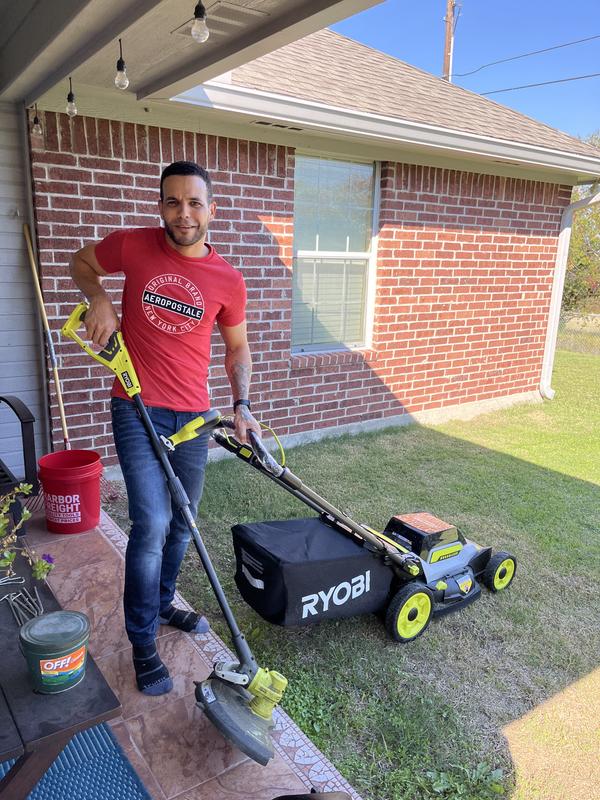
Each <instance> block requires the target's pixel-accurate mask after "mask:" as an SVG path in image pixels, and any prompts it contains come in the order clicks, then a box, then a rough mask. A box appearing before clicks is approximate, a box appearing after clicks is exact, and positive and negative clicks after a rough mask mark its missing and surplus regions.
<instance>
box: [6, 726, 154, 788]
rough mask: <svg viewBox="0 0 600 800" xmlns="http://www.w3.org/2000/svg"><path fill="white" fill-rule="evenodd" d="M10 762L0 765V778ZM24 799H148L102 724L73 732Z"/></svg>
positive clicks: (121, 752) (133, 772)
mask: <svg viewBox="0 0 600 800" xmlns="http://www.w3.org/2000/svg"><path fill="white" fill-rule="evenodd" d="M14 763H15V762H14V760H13V761H5V762H4V763H3V764H0V778H3V777H4V776H5V775H6V773H7V772H8V771H9V770H10V768H11V767H12V765H13V764H14ZM27 800H151V798H150V795H149V794H148V792H147V791H146V789H145V788H144V784H143V783H142V782H141V781H140V779H139V778H138V776H137V774H136V773H135V771H134V769H133V767H132V766H131V764H130V763H129V761H128V760H127V756H126V755H125V753H124V752H123V751H122V750H121V747H120V745H119V744H118V742H117V740H116V739H115V737H114V734H113V732H112V731H111V730H110V728H109V727H108V725H107V724H106V723H103V724H102V725H97V726H96V727H95V728H89V729H88V730H86V731H82V732H81V733H77V734H76V735H75V736H74V737H73V738H72V739H71V741H70V742H69V744H68V745H67V746H66V747H65V749H64V750H63V751H62V753H61V754H60V755H59V756H58V758H57V759H56V761H55V762H54V763H53V764H52V766H51V767H50V768H49V769H48V771H47V772H46V774H45V775H44V777H43V778H42V779H41V781H40V782H39V783H38V785H37V786H36V787H35V789H34V790H33V791H32V792H31V794H29V795H28V797H27Z"/></svg>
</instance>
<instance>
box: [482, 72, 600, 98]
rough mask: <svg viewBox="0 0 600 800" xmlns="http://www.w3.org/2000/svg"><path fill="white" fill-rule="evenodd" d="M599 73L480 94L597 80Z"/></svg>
mask: <svg viewBox="0 0 600 800" xmlns="http://www.w3.org/2000/svg"><path fill="white" fill-rule="evenodd" d="M599 76H600V72H593V73H592V74H591V75H576V76H575V77H574V78H560V79H559V80H556V81H543V82H542V83H526V84H524V85H523V86H511V87H510V88H508V89H494V91H493V92H481V94H482V95H484V96H485V95H487V94H501V93H502V92H515V91H516V90H517V89H532V88H533V87H534V86H549V85H550V84H551V83H568V82H569V81H582V80H585V78H597V77H599Z"/></svg>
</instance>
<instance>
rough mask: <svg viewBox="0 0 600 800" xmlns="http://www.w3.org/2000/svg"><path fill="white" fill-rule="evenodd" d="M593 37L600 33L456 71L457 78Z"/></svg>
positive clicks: (598, 37) (590, 39)
mask: <svg viewBox="0 0 600 800" xmlns="http://www.w3.org/2000/svg"><path fill="white" fill-rule="evenodd" d="M592 39H600V33H599V34H596V35H595V36H588V37H586V38H585V39H576V40H575V41H574V42H565V43H564V44H557V45H554V47H545V48H544V49H543V50H531V51H530V52H529V53H521V55H520V56H511V57H510V58H501V59H500V61H490V63H489V64H483V66H481V67H477V69H474V70H472V71H471V72H455V73H454V77H455V78H466V77H467V75H475V73H476V72H480V71H481V70H482V69H487V67H494V66H496V64H505V63H506V62H507V61H517V59H519V58H527V57H528V56H537V55H538V54H539V53H549V52H550V51H551V50H560V49H561V47H571V45H574V44H581V43H582V42H591V41H592Z"/></svg>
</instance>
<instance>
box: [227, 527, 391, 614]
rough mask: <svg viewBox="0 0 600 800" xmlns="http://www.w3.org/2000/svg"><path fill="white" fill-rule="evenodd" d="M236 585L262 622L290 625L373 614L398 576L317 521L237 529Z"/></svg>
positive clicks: (362, 548) (357, 543)
mask: <svg viewBox="0 0 600 800" xmlns="http://www.w3.org/2000/svg"><path fill="white" fill-rule="evenodd" d="M231 530H232V534H233V546H234V550H235V557H236V573H235V582H236V584H237V587H238V589H239V591H240V594H241V595H242V597H243V598H244V600H245V601H246V602H247V603H248V605H249V606H251V608H253V609H254V610H255V611H256V612H257V613H258V614H260V616H261V617H263V619H266V620H267V621H268V622H273V623H275V624H277V625H283V626H285V627H288V626H291V625H310V624H312V623H314V622H318V621H320V620H324V619H339V618H341V617H352V616H355V615H357V614H368V613H374V612H377V611H379V610H381V609H382V608H384V607H385V605H386V604H387V602H388V600H389V595H390V590H391V584H392V580H393V577H394V576H393V572H392V570H390V569H389V568H388V567H386V566H385V565H384V564H383V562H382V560H381V558H378V557H377V556H376V555H375V554H374V553H372V552H371V551H370V550H368V549H367V548H366V547H365V546H364V543H361V542H360V541H358V540H357V539H353V538H350V537H348V536H343V535H340V533H339V531H336V530H334V529H333V528H332V527H331V526H330V525H327V524H326V523H325V522H323V521H322V520H321V519H320V518H318V517H309V518H306V519H290V520H281V521H275V522H255V523H251V524H240V525H234V526H233V528H232V529H231Z"/></svg>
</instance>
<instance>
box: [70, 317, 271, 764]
mask: <svg viewBox="0 0 600 800" xmlns="http://www.w3.org/2000/svg"><path fill="white" fill-rule="evenodd" d="M87 309H88V306H87V304H86V303H80V304H79V305H78V306H77V307H76V308H75V310H74V311H73V313H72V314H71V315H70V317H69V319H68V320H67V322H66V323H65V325H64V326H63V329H62V333H63V334H64V335H65V336H68V337H69V338H70V339H73V341H75V342H77V344H78V345H79V346H80V347H81V348H83V350H85V352H86V353H88V354H89V355H90V356H91V357H92V358H94V359H95V360H96V361H99V362H100V363H101V364H103V365H104V366H105V367H108V369H110V370H111V371H112V372H114V374H115V375H116V376H117V378H118V379H119V381H120V383H121V385H122V386H123V388H124V389H125V391H126V392H127V395H128V396H129V397H130V398H131V399H132V401H133V402H134V403H135V406H136V409H137V411H138V413H139V415H140V417H141V419H142V422H143V424H144V427H145V429H146V432H147V433H148V436H149V438H150V441H151V442H152V447H153V449H154V452H155V453H156V457H157V458H158V460H159V461H160V464H161V466H162V468H163V470H164V473H165V477H166V480H167V485H168V487H169V492H170V494H171V497H172V499H173V502H174V504H175V505H176V507H177V508H178V510H179V511H180V512H181V514H182V515H183V517H184V519H185V521H186V524H187V526H188V528H189V530H190V533H191V535H192V538H193V540H194V545H195V546H196V550H197V551H198V555H199V556H200V560H201V562H202V566H203V567H204V570H205V572H206V575H207V577H208V580H209V583H210V585H211V588H212V590H213V592H214V594H215V597H216V598H217V601H218V603H219V606H220V607H221V611H222V612H223V616H224V617H225V620H226V622H227V626H228V627H229V630H230V632H231V637H232V641H233V647H234V650H235V652H236V655H237V658H238V661H237V662H231V663H228V662H217V663H215V664H214V666H213V672H212V673H211V675H210V676H209V677H208V678H207V680H205V681H202V682H198V683H197V684H196V702H197V704H198V705H199V706H200V707H201V708H202V709H203V711H204V712H205V714H206V716H207V717H208V718H209V719H210V721H211V722H212V723H213V724H214V725H215V726H216V727H217V728H218V729H219V730H220V731H221V733H222V734H223V735H224V736H225V737H227V738H228V739H230V740H231V741H232V742H234V744H236V745H237V747H239V749H240V750H242V751H243V752H244V753H246V755H247V756H249V757H250V758H252V759H254V760H255V761H257V762H258V763H259V764H263V765H264V764H267V762H268V761H269V759H271V758H272V757H273V755H274V750H273V743H272V740H271V737H270V734H269V731H270V728H271V727H272V725H273V710H274V708H275V706H276V705H277V704H278V703H279V702H280V700H281V697H282V695H283V692H284V691H285V688H286V686H287V679H286V678H285V677H284V676H283V675H281V674H280V673H279V672H275V671H273V670H267V669H263V668H261V667H259V666H258V664H257V662H256V659H255V658H254V656H253V654H252V651H251V650H250V647H249V646H248V643H247V641H246V638H245V637H244V634H243V633H242V632H241V631H240V629H239V627H238V625H237V622H236V620H235V617H234V616H233V613H232V611H231V608H230V607H229V603H228V602H227V598H226V597H225V593H224V592H223V589H222V587H221V584H220V582H219V579H218V577H217V574H216V572H215V570H214V567H213V565H212V563H211V560H210V557H209V555H208V552H207V550H206V547H205V546H204V542H203V541H202V537H201V536H200V532H199V531H198V528H197V526H196V521H195V520H194V517H193V515H192V512H191V511H190V508H189V500H188V497H187V495H186V492H185V489H184V488H183V485H182V484H181V481H180V480H179V478H178V477H177V475H175V473H174V471H173V468H172V466H171V463H170V461H169V452H171V451H172V450H174V449H175V447H177V446H178V445H179V444H181V443H182V442H185V441H188V440H190V439H193V438H195V437H196V436H198V435H199V433H200V432H201V431H206V430H210V429H212V428H215V427H216V426H218V425H224V424H225V423H226V421H225V420H224V419H223V418H222V417H221V414H220V413H219V412H218V411H214V410H213V411H209V412H207V413H206V414H204V415H202V416H199V417H196V419H194V420H192V421H191V422H189V423H188V424H187V425H185V426H184V427H183V428H181V430H179V431H178V432H177V433H176V434H174V435H173V436H170V437H169V438H167V437H162V436H159V435H158V434H157V432H156V430H155V428H154V426H153V424H152V420H151V419H150V417H149V415H148V412H147V410H146V407H145V405H144V402H143V400H142V396H141V388H140V384H139V381H138V378H137V375H136V372H135V369H134V367H133V364H132V362H131V359H130V357H129V353H128V352H127V348H126V347H125V343H124V341H123V336H122V334H121V332H120V331H115V332H114V333H113V334H112V335H111V336H110V339H109V340H108V343H107V344H106V346H105V347H104V349H103V350H101V351H100V352H95V351H94V350H92V348H91V347H90V346H89V345H88V344H86V342H84V341H83V340H82V339H81V338H80V337H79V335H78V334H77V329H78V328H79V326H80V325H81V323H82V321H83V319H84V317H85V314H86V312H87Z"/></svg>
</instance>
